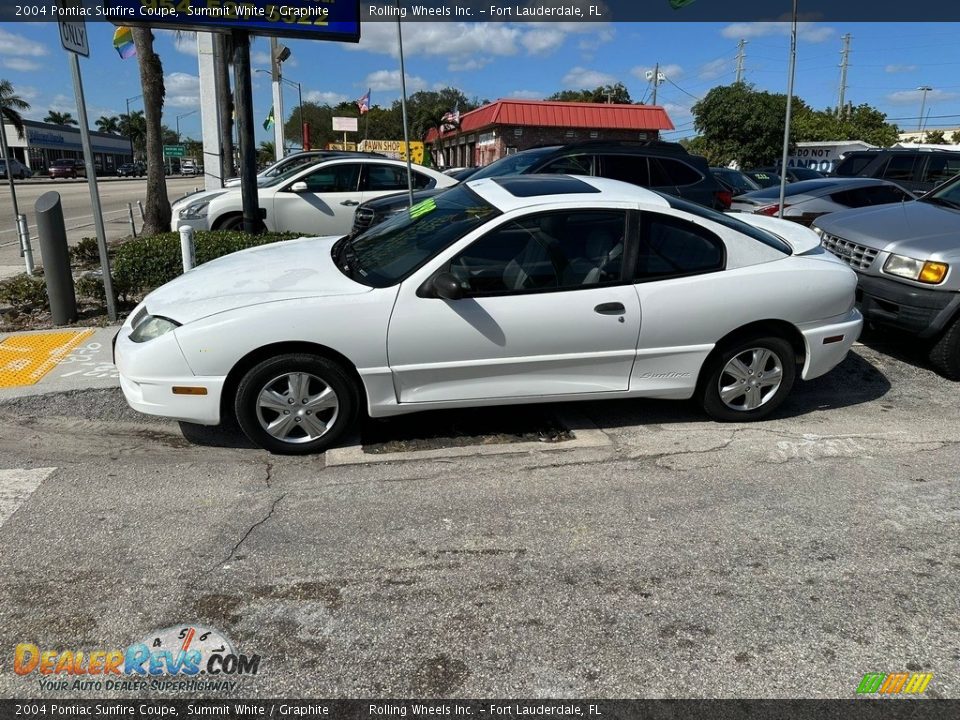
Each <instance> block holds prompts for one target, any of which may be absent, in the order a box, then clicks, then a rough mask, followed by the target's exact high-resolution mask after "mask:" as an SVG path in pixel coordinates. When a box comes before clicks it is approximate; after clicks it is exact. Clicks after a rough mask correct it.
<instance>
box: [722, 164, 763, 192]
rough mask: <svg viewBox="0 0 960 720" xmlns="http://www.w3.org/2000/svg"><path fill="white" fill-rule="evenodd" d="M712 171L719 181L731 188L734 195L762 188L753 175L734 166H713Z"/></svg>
mask: <svg viewBox="0 0 960 720" xmlns="http://www.w3.org/2000/svg"><path fill="white" fill-rule="evenodd" d="M710 172H712V173H713V176H714V177H715V178H716V179H717V182H719V183H720V184H721V185H723V186H724V187H726V188H727V189H728V190H730V192H731V193H732V194H733V195H734V196H736V195H743V194H744V193H748V192H753V191H754V190H760V189H762V188H761V186H760V185H759V184H758V183H757V181H756V180H754V179H753V178H752V177H750V176H749V175H746V174H744V173H742V172H741V171H739V170H734V169H733V168H724V167H712V168H710Z"/></svg>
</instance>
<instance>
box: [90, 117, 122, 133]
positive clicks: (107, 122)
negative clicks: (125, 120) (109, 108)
mask: <svg viewBox="0 0 960 720" xmlns="http://www.w3.org/2000/svg"><path fill="white" fill-rule="evenodd" d="M96 125H97V130H99V131H100V132H103V133H110V134H111V135H116V134H117V133H119V132H120V118H118V117H117V116H116V115H111V116H107V115H101V116H100V117H99V118H97V122H96Z"/></svg>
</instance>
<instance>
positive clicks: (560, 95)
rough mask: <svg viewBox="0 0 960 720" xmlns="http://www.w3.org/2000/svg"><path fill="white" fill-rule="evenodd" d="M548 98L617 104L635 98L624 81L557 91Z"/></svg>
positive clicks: (626, 102)
mask: <svg viewBox="0 0 960 720" xmlns="http://www.w3.org/2000/svg"><path fill="white" fill-rule="evenodd" d="M547 100H556V101H559V102H582V103H607V102H609V103H614V104H617V105H630V104H632V103H633V100H631V99H630V91H629V90H627V88H626V86H625V85H624V84H623V83H619V82H618V83H615V84H613V85H601V86H600V87H596V88H594V89H593V90H589V89H584V90H561V91H559V92H555V93H554V94H553V95H551V96H550V97H548V98H547Z"/></svg>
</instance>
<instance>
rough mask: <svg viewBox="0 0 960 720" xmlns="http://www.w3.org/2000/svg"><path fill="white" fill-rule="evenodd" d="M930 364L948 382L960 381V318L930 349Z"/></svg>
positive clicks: (956, 319) (955, 320)
mask: <svg viewBox="0 0 960 720" xmlns="http://www.w3.org/2000/svg"><path fill="white" fill-rule="evenodd" d="M930 362H931V363H932V364H933V367H934V368H935V369H936V370H937V372H939V373H940V374H941V375H943V376H944V377H945V378H947V379H948V380H960V317H958V318H955V319H954V321H953V322H952V323H951V324H950V326H949V327H948V328H947V330H946V332H945V333H943V335H941V336H940V338H939V339H938V340H937V342H936V343H934V345H933V347H932V348H931V349H930Z"/></svg>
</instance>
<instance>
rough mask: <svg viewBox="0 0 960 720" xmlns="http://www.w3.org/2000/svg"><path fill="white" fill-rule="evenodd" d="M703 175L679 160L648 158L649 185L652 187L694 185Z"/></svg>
mask: <svg viewBox="0 0 960 720" xmlns="http://www.w3.org/2000/svg"><path fill="white" fill-rule="evenodd" d="M702 179H703V175H701V174H700V173H699V172H697V171H696V170H695V169H693V168H692V167H690V166H689V165H687V164H686V163H685V162H681V161H680V160H673V159H671V158H650V184H651V185H652V186H653V187H666V186H669V185H676V186H678V187H683V186H684V185H695V184H696V183H698V182H700V181H701V180H702Z"/></svg>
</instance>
